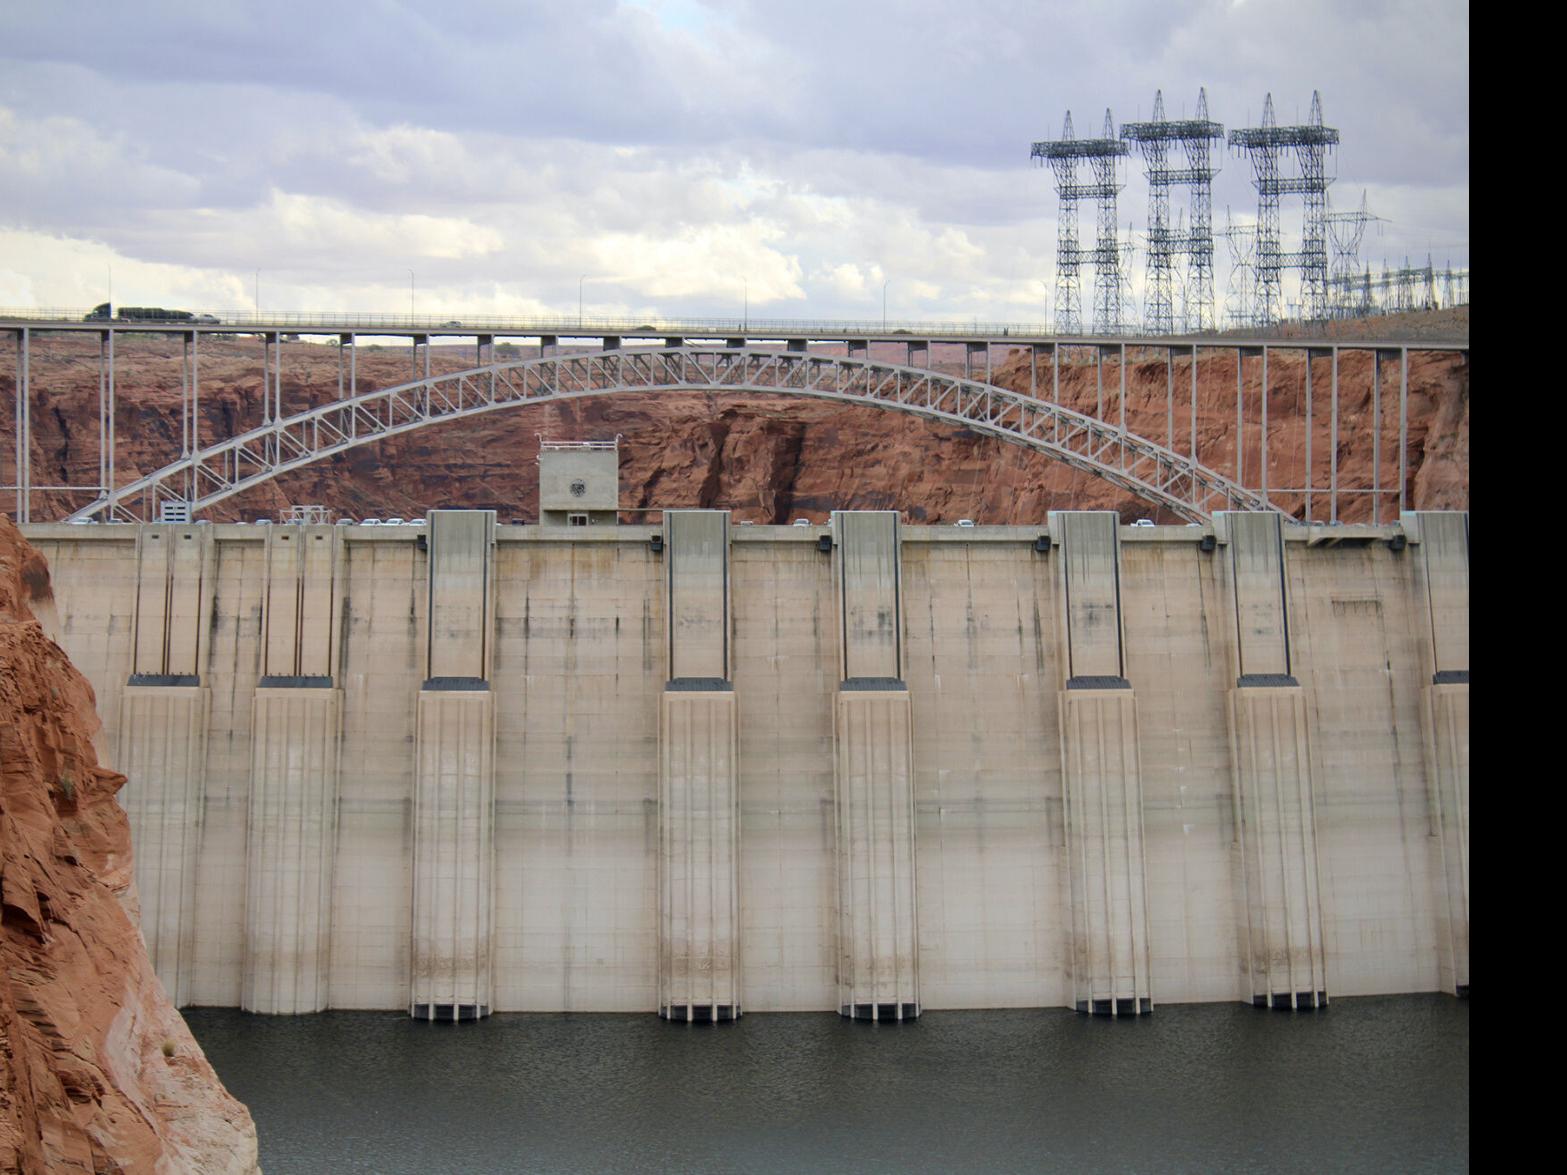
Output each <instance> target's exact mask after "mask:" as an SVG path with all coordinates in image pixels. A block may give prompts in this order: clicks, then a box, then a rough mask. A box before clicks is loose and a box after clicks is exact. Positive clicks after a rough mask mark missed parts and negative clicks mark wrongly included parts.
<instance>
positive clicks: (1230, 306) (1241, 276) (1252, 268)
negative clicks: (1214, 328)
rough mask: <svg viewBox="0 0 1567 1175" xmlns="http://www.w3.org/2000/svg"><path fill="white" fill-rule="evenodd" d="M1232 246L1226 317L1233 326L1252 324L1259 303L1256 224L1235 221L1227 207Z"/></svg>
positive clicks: (1228, 238) (1226, 222) (1226, 234)
mask: <svg viewBox="0 0 1567 1175" xmlns="http://www.w3.org/2000/svg"><path fill="white" fill-rule="evenodd" d="M1220 235H1221V236H1222V237H1223V238H1224V243H1225V244H1226V245H1228V246H1229V249H1230V283H1229V287H1228V289H1227V290H1226V291H1225V296H1224V313H1225V318H1226V319H1227V320H1228V321H1229V325H1230V326H1232V327H1239V326H1251V325H1253V323H1252V318H1253V316H1254V314H1255V313H1256V307H1257V226H1256V225H1254V224H1236V223H1234V221H1232V220H1231V219H1230V210H1229V209H1228V208H1225V210H1224V232H1223V233H1221V234H1220Z"/></svg>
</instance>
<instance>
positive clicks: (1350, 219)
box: [1323, 191, 1382, 318]
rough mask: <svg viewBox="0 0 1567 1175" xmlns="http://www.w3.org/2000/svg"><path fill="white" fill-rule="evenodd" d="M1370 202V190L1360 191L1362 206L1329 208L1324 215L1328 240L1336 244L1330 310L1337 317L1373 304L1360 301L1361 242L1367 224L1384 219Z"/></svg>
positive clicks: (1361, 312)
mask: <svg viewBox="0 0 1567 1175" xmlns="http://www.w3.org/2000/svg"><path fill="white" fill-rule="evenodd" d="M1381 219H1382V218H1381V217H1380V216H1373V215H1372V213H1371V210H1370V208H1368V207H1367V205H1366V193H1365V192H1364V191H1362V192H1361V193H1360V207H1359V208H1358V209H1356V210H1355V211H1353V212H1329V213H1328V214H1327V215H1326V216H1324V217H1323V222H1324V224H1325V225H1326V226H1327V231H1328V241H1329V243H1330V244H1331V245H1332V246H1333V264H1332V267H1331V268H1330V270H1329V271H1328V313H1329V314H1330V315H1331V316H1332V317H1334V318H1354V317H1356V316H1358V315H1364V314H1367V313H1369V312H1370V310H1369V304H1368V303H1367V302H1365V301H1362V302H1361V303H1360V304H1359V305H1357V304H1356V294H1357V287H1359V286H1360V284H1361V281H1360V242H1361V240H1362V239H1363V238H1364V237H1365V235H1366V225H1368V224H1370V223H1371V222H1372V221H1377V220H1381Z"/></svg>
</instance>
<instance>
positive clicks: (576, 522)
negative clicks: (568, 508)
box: [566, 514, 588, 526]
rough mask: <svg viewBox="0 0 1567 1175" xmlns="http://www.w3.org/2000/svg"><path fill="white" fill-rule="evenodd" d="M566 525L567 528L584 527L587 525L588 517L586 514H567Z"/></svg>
mask: <svg viewBox="0 0 1567 1175" xmlns="http://www.w3.org/2000/svg"><path fill="white" fill-rule="evenodd" d="M566 523H567V525H569V526H586V525H587V524H588V516H587V515H586V514H568V515H566Z"/></svg>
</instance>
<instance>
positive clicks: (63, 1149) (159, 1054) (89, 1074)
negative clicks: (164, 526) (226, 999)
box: [0, 515, 259, 1175]
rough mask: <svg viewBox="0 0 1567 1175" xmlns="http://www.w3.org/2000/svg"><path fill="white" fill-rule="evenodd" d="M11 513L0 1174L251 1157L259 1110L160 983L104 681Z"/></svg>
mask: <svg viewBox="0 0 1567 1175" xmlns="http://www.w3.org/2000/svg"><path fill="white" fill-rule="evenodd" d="M52 624H53V603H52V595H51V591H50V586H49V569H48V567H47V566H46V564H45V563H44V560H43V558H42V556H40V555H39V554H38V553H37V552H36V551H35V550H33V548H32V547H30V546H29V545H28V544H27V542H26V541H25V540H24V539H23V538H22V537H21V535H20V534H19V533H18V532H17V529H16V527H15V526H13V525H12V523H11V521H10V519H8V518H6V517H5V516H3V515H0V1172H7V1173H9V1172H28V1173H34V1172H46V1171H47V1172H61V1171H82V1172H120V1171H123V1172H149V1173H150V1172H187V1171H189V1172H195V1171H200V1172H234V1173H236V1175H238V1173H244V1172H254V1171H258V1170H259V1168H258V1166H257V1148H256V1130H255V1126H254V1124H253V1123H252V1122H251V1118H250V1114H249V1112H248V1111H247V1110H246V1109H245V1107H244V1106H243V1105H241V1104H240V1103H239V1102H237V1101H235V1100H234V1098H233V1097H231V1096H230V1095H229V1093H228V1091H227V1090H225V1089H224V1088H223V1084H222V1083H221V1082H220V1081H219V1080H218V1077H217V1074H215V1073H214V1072H213V1070H212V1066H211V1065H209V1064H208V1063H207V1060H206V1058H205V1057H204V1056H203V1055H202V1052H201V1049H200V1047H199V1046H198V1045H197V1044H196V1041H195V1040H194V1039H193V1038H192V1036H191V1034H190V1031H189V1030H188V1029H187V1028H186V1026H185V1021H184V1020H183V1019H181V1017H180V1015H179V1013H178V1012H176V1011H175V1010H174V1008H173V1007H172V1006H171V1005H170V1003H169V1001H168V1000H167V998H165V996H164V993H163V988H162V986H161V985H160V984H159V982H158V980H157V977H156V976H155V975H154V974H153V970H152V966H151V964H150V963H149V961H148V959H147V952H146V948H145V947H144V945H143V943H142V938H141V934H140V933H139V931H138V930H137V927H136V921H135V918H136V912H135V894H134V890H133V887H132V884H131V878H132V870H131V837H130V826H129V824H128V823H127V822H126V818H125V813H124V811H123V810H122V809H121V808H120V805H119V804H118V802H116V800H115V793H116V792H118V791H119V789H120V788H121V787H122V786H123V785H124V783H125V777H124V776H123V775H120V774H118V773H116V772H114V771H110V770H109V769H108V768H106V767H103V766H101V765H100V764H99V762H98V754H97V751H96V749H95V747H94V737H95V734H96V732H97V730H98V728H99V722H98V718H97V715H96V713H95V711H94V703H93V693H92V687H91V686H90V685H89V684H88V683H87V680H86V679H85V678H84V677H82V675H81V674H80V673H78V672H77V671H76V669H75V668H74V667H73V666H72V665H71V663H70V661H69V660H67V659H66V656H65V654H64V652H62V651H61V649H60V647H59V645H57V644H55V642H54V641H53V640H51V639H50V637H49V635H48V633H49V628H50V626H52Z"/></svg>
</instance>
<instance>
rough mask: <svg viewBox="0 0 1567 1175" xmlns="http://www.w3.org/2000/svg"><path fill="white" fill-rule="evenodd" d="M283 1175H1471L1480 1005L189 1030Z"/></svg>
mask: <svg viewBox="0 0 1567 1175" xmlns="http://www.w3.org/2000/svg"><path fill="white" fill-rule="evenodd" d="M186 1018H187V1019H188V1020H189V1021H190V1026H191V1028H192V1030H193V1031H194V1032H195V1034H196V1037H197V1039H198V1040H200V1042H201V1044H202V1047H203V1048H204V1049H206V1052H207V1056H208V1057H209V1058H210V1059H211V1061H212V1063H213V1065H214V1066H215V1067H216V1068H217V1071H218V1073H219V1074H220V1075H221V1076H222V1078H223V1080H224V1082H226V1083H227V1085H228V1087H229V1089H230V1090H231V1091H232V1092H233V1093H234V1094H235V1096H236V1097H238V1098H239V1099H240V1100H241V1101H243V1102H245V1103H246V1104H247V1105H248V1106H249V1107H250V1111H251V1113H252V1114H253V1115H254V1116H255V1120H256V1127H257V1129H258V1130H259V1132H260V1136H261V1161H262V1166H263V1168H264V1169H265V1170H266V1172H267V1175H287V1173H290V1172H297V1171H331V1172H410V1173H413V1172H417V1173H419V1175H434V1173H439V1172H492V1171H493V1172H501V1171H560V1172H572V1173H577V1172H605V1171H616V1172H619V1171H627V1172H660V1171H670V1172H675V1171H678V1172H694V1171H700V1172H775V1171H787V1172H794V1171H800V1172H882V1171H940V1172H949V1171H950V1172H966V1171H974V1172H981V1171H983V1172H993V1171H995V1172H1000V1171H1042V1170H1102V1171H1204V1172H1208V1171H1312V1172H1317V1171H1377V1172H1384V1171H1457V1170H1464V1169H1466V1168H1467V1165H1468V1163H1467V1156H1468V1148H1469V1006H1468V1004H1467V1003H1461V1002H1459V1001H1457V1000H1454V999H1452V998H1450V997H1446V996H1398V997H1387V998H1374V999H1343V1000H1336V1001H1334V1003H1333V1006H1332V1007H1331V1008H1330V1009H1329V1010H1327V1011H1326V1012H1322V1013H1316V1014H1311V1013H1302V1014H1291V1013H1287V1012H1266V1011H1261V1010H1258V1009H1254V1008H1249V1007H1245V1006H1243V1005H1239V1004H1234V1005H1230V1004H1209V1005H1181V1006H1165V1007H1161V1008H1159V1009H1158V1010H1157V1011H1156V1012H1155V1013H1154V1015H1153V1016H1151V1017H1148V1018H1146V1019H1143V1020H1135V1021H1133V1020H1121V1021H1115V1022H1111V1021H1107V1020H1101V1019H1090V1018H1088V1017H1085V1016H1078V1015H1076V1014H1074V1013H1071V1012H1067V1011H1063V1010H1037V1011H1003V1012H927V1013H926V1014H925V1016H924V1017H923V1018H922V1019H920V1020H919V1021H918V1022H916V1023H912V1024H906V1025H886V1024H884V1025H871V1024H858V1023H852V1022H849V1021H844V1020H841V1019H839V1018H838V1017H837V1016H835V1015H831V1014H813V1015H762V1014H756V1015H750V1016H747V1017H745V1018H744V1019H743V1020H741V1021H740V1022H738V1023H736V1024H732V1025H718V1026H709V1025H671V1024H665V1023H663V1022H662V1021H660V1020H658V1019H657V1017H655V1016H653V1015H651V1014H649V1015H641V1016H610V1015H500V1016H494V1017H492V1018H491V1019H489V1020H485V1021H482V1022H480V1023H477V1024H460V1025H450V1024H444V1025H443V1024H426V1023H416V1022H414V1021H412V1020H409V1019H408V1018H407V1017H406V1016H403V1015H400V1014H397V1013H379V1012H329V1013H326V1014H324V1015H320V1016H300V1017H276V1018H272V1017H263V1016H249V1015H245V1014H244V1013H241V1012H237V1011H232V1010H226V1009H225V1010H218V1009H194V1010H192V1011H190V1012H189V1013H187V1017H186Z"/></svg>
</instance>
